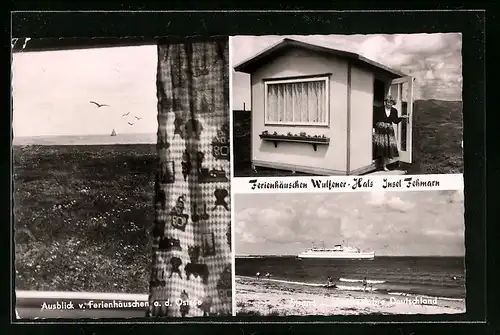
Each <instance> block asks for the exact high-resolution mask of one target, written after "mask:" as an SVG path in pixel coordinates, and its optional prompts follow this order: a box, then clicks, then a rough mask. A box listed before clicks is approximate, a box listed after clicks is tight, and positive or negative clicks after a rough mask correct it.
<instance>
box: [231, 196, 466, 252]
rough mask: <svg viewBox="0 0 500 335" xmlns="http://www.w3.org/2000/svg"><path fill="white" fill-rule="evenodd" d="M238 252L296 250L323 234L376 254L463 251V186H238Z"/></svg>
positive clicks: (334, 241)
mask: <svg viewBox="0 0 500 335" xmlns="http://www.w3.org/2000/svg"><path fill="white" fill-rule="evenodd" d="M234 204H235V219H234V220H235V223H234V227H235V228H234V231H235V253H236V255H247V254H257V255H273V254H274V255H297V254H298V253H300V252H302V251H305V250H306V249H308V248H310V247H311V246H312V243H316V245H318V244H319V245H320V244H321V242H322V241H324V244H325V247H329V246H330V247H331V246H333V245H335V244H348V245H351V246H355V247H359V248H361V249H362V250H363V251H375V255H376V256H377V255H378V256H464V255H465V238H464V233H465V226H464V224H465V220H464V195H463V191H426V192H422V191H420V192H418V191H413V192H411V191H410V192H408V191H406V192H394V191H391V192H373V193H371V192H363V193H330V194H304V193H302V194H300V193H299V194H236V195H235V201H234Z"/></svg>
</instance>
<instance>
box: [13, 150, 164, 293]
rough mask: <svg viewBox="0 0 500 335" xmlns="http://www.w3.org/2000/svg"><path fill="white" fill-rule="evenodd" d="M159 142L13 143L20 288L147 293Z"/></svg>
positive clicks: (17, 275) (16, 241)
mask: <svg viewBox="0 0 500 335" xmlns="http://www.w3.org/2000/svg"><path fill="white" fill-rule="evenodd" d="M155 171H156V148H155V145H103V146H24V147H14V170H13V174H14V175H13V179H14V181H13V182H14V185H13V187H14V230H15V271H16V283H15V287H16V289H18V290H38V291H90V292H127V293H146V292H148V280H149V272H148V269H149V266H150V262H151V239H150V237H149V230H150V229H151V226H152V222H153V218H154V208H153V196H154V179H155V178H154V173H155Z"/></svg>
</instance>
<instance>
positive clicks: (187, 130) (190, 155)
mask: <svg viewBox="0 0 500 335" xmlns="http://www.w3.org/2000/svg"><path fill="white" fill-rule="evenodd" d="M157 99H158V140H157V150H158V156H159V162H158V170H157V175H156V182H155V222H154V228H153V239H154V240H153V260H152V271H151V281H150V294H149V308H148V313H147V315H149V316H168V317H195V316H214V315H231V312H232V290H231V285H232V279H231V262H232V259H231V229H230V224H231V211H230V206H231V204H230V175H229V173H230V165H229V164H230V162H229V143H230V142H229V48H228V38H227V37H225V38H212V39H207V40H206V41H204V42H195V41H185V42H180V43H179V42H175V43H169V42H168V41H161V42H159V44H158V69H157Z"/></svg>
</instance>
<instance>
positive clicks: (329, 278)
mask: <svg viewBox="0 0 500 335" xmlns="http://www.w3.org/2000/svg"><path fill="white" fill-rule="evenodd" d="M332 286H334V285H333V279H332V277H330V276H328V282H327V283H326V287H332Z"/></svg>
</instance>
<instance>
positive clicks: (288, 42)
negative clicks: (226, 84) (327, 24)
mask: <svg viewBox="0 0 500 335" xmlns="http://www.w3.org/2000/svg"><path fill="white" fill-rule="evenodd" d="M290 48H300V49H305V50H309V51H313V52H316V53H320V54H325V55H329V56H336V57H340V58H347V59H349V60H352V61H354V62H359V63H362V64H364V65H367V66H368V67H372V68H377V69H379V70H382V71H384V72H386V73H388V74H390V75H391V76H393V77H405V76H407V74H405V73H403V72H401V71H398V70H395V69H391V68H390V67H388V66H385V65H383V64H380V63H377V62H375V61H372V60H370V59H368V58H366V57H363V56H361V55H359V54H356V53H353V52H348V51H343V50H338V49H333V48H330V47H324V46H320V45H316V44H311V43H306V42H302V41H298V40H294V39H291V38H284V39H283V40H281V42H279V43H277V44H274V45H272V46H271V47H269V48H267V49H265V50H263V51H262V52H260V53H259V54H257V55H255V56H253V57H252V58H250V59H248V60H246V61H244V62H242V63H240V64H239V65H237V66H235V67H234V69H235V70H236V71H238V72H245V73H252V72H255V70H257V69H258V68H259V67H261V66H262V65H264V64H266V63H267V62H268V61H269V60H270V59H272V58H274V57H276V56H277V55H279V54H281V53H282V52H284V51H286V50H289V49H290Z"/></svg>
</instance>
